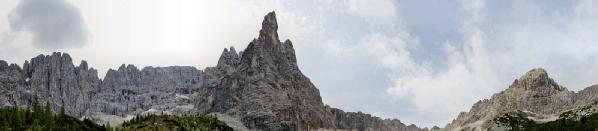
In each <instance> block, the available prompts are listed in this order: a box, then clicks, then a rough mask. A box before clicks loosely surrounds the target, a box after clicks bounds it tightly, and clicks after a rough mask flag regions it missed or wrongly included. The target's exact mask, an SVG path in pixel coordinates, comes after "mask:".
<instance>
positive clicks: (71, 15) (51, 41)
mask: <svg viewBox="0 0 598 131" xmlns="http://www.w3.org/2000/svg"><path fill="white" fill-rule="evenodd" d="M8 21H9V24H10V28H11V31H12V32H20V31H25V32H29V33H31V35H32V38H33V40H32V42H33V44H34V45H35V47H37V48H42V49H60V48H71V47H80V46H83V45H85V44H86V43H87V41H88V39H89V33H88V31H87V27H86V25H85V22H84V20H83V17H82V16H81V13H80V12H79V9H77V8H76V7H75V6H73V5H72V4H70V3H68V2H67V1H64V0H21V1H20V2H19V4H18V5H17V7H16V8H15V9H14V10H13V11H12V12H11V13H10V14H9V15H8Z"/></svg>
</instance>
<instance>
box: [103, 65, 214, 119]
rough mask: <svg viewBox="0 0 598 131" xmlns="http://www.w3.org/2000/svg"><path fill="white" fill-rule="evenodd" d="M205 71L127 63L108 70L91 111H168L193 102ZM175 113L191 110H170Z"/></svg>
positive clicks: (121, 114)
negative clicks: (142, 66)
mask: <svg viewBox="0 0 598 131" xmlns="http://www.w3.org/2000/svg"><path fill="white" fill-rule="evenodd" d="M202 75H203V72H202V71H200V70H197V69H196V68H194V67H185V66H172V67H156V68H154V67H145V68H143V69H142V70H139V69H137V67H135V66H134V65H127V66H125V65H124V64H123V65H121V66H120V67H119V69H118V70H109V71H108V73H107V74H106V77H105V78H104V80H103V81H102V84H101V88H100V92H99V93H98V94H97V95H95V96H94V97H93V98H94V99H95V100H99V101H98V102H95V103H94V107H96V108H93V109H92V110H91V111H92V112H103V113H106V114H111V115H119V116H126V115H132V114H139V113H143V112H144V111H148V110H150V109H153V110H159V111H168V110H172V109H175V108H177V106H185V105H188V104H191V100H190V99H188V98H186V97H191V95H192V93H191V92H194V91H196V90H197V89H198V88H199V87H200V86H201V85H202ZM167 113H174V114H181V113H190V112H167Z"/></svg>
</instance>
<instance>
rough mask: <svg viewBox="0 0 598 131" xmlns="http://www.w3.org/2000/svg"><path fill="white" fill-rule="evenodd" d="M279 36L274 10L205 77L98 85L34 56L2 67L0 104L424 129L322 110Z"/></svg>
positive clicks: (81, 71)
mask: <svg viewBox="0 0 598 131" xmlns="http://www.w3.org/2000/svg"><path fill="white" fill-rule="evenodd" d="M277 30H278V24H277V20H276V15H275V13H274V12H271V13H269V14H268V15H266V16H265V17H264V21H263V22H262V28H261V30H260V31H259V32H260V33H259V36H258V38H256V39H254V40H253V41H251V42H250V43H249V45H248V46H247V48H246V49H245V50H243V51H242V52H241V53H237V51H236V50H235V49H234V48H233V47H231V48H229V49H224V51H223V52H222V55H221V56H220V59H219V60H218V64H217V65H216V67H207V68H206V69H205V70H204V71H202V70H198V69H196V68H194V67H189V66H170V67H144V68H142V69H139V68H137V67H136V66H134V65H124V64H123V65H121V66H120V67H119V68H118V69H116V70H113V69H110V70H109V71H108V72H107V74H106V75H105V77H104V78H103V80H101V79H99V78H98V77H97V76H98V75H97V71H96V70H95V69H93V68H90V67H88V64H87V62H86V61H82V62H81V64H80V65H79V66H74V65H73V63H72V59H71V58H70V56H69V55H68V54H66V53H53V54H52V55H47V56H44V55H40V56H37V57H35V58H33V59H31V60H30V61H26V62H25V64H24V65H23V68H22V69H21V68H20V67H19V66H18V65H16V64H11V65H8V63H6V62H5V61H0V82H1V83H0V105H2V106H13V105H15V104H17V105H19V106H28V105H30V104H31V102H32V100H33V98H35V97H39V98H40V101H41V102H50V103H51V104H52V105H53V108H54V110H55V111H57V110H59V109H60V107H64V108H65V109H66V111H67V113H69V114H71V115H75V116H80V117H92V118H94V119H96V120H97V121H98V122H107V121H110V122H111V123H112V124H114V123H115V122H114V120H115V119H113V118H119V119H116V121H120V122H122V120H123V119H125V117H127V116H131V115H135V114H144V113H167V114H208V113H210V114H218V116H223V118H226V119H227V121H229V120H228V118H230V121H232V122H234V123H241V124H240V125H242V126H245V127H247V128H248V129H255V130H319V129H331V130H372V131H390V130H402V131H411V130H422V129H420V128H418V127H417V126H415V125H409V126H407V125H405V124H403V123H401V122H400V121H399V120H397V119H392V120H391V119H380V118H378V117H375V116H372V115H369V114H365V113H361V112H357V113H355V112H344V111H342V110H340V109H336V108H331V107H329V106H326V105H324V103H322V98H321V97H320V93H319V90H318V89H317V88H316V87H315V86H314V84H312V83H311V81H310V80H309V78H307V77H306V76H305V75H303V73H301V71H300V70H299V67H298V66H297V59H296V56H295V50H294V49H293V43H292V42H291V41H290V40H285V41H284V42H282V41H280V40H279V37H278V33H277ZM235 125H239V124H235ZM247 128H237V129H247ZM435 129H437V128H435ZM426 130H427V129H426Z"/></svg>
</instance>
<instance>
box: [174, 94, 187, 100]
mask: <svg viewBox="0 0 598 131" xmlns="http://www.w3.org/2000/svg"><path fill="white" fill-rule="evenodd" d="M174 96H176V98H177V99H187V100H189V99H190V98H189V97H188V96H185V95H181V94H174Z"/></svg>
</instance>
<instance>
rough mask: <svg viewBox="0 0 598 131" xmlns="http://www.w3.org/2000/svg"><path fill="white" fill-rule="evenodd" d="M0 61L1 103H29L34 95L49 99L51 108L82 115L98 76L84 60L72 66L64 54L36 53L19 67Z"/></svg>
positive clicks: (95, 90) (40, 98)
mask: <svg viewBox="0 0 598 131" xmlns="http://www.w3.org/2000/svg"><path fill="white" fill-rule="evenodd" d="M4 63H6V62H4V61H2V62H0V69H1V72H0V73H1V75H0V76H2V77H0V80H1V81H2V83H1V84H0V86H1V87H2V88H1V89H0V90H2V91H3V92H2V96H3V97H2V98H0V100H2V101H1V102H2V103H4V104H3V105H14V104H18V105H22V106H27V105H29V104H30V103H31V102H32V101H33V99H34V98H35V97H38V98H39V101H40V102H42V103H45V102H50V103H51V105H52V106H53V110H55V111H57V110H59V109H60V107H64V108H65V111H66V112H68V113H70V114H73V115H78V116H80V115H82V114H83V113H84V111H85V110H87V109H89V108H90V102H91V96H93V95H94V94H95V92H97V89H98V84H99V82H100V81H99V79H98V78H97V76H98V75H97V71H96V70H95V69H88V67H87V63H86V62H85V61H82V62H81V65H80V66H77V67H75V66H74V65H73V63H72V59H71V57H70V56H69V55H68V54H62V53H53V54H52V55H47V56H44V55H39V56H37V57H35V58H33V59H31V62H29V61H25V64H23V67H24V68H23V69H22V70H21V69H20V67H18V66H17V65H16V64H11V65H10V66H6V65H5V64H4Z"/></svg>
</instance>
